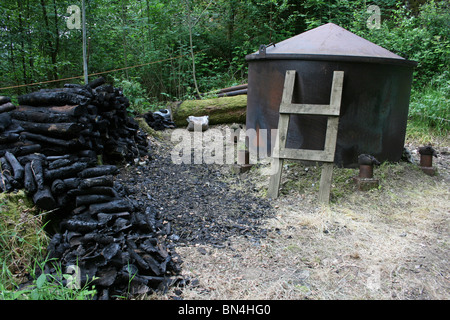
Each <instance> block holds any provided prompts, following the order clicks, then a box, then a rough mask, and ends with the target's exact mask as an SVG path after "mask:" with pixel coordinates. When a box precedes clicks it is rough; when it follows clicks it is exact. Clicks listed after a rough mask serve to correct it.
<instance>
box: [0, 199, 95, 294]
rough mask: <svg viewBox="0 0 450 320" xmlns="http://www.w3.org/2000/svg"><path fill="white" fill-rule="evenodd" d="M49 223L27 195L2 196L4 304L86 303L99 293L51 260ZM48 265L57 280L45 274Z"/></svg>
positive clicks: (0, 290)
mask: <svg viewBox="0 0 450 320" xmlns="http://www.w3.org/2000/svg"><path fill="white" fill-rule="evenodd" d="M45 221H46V218H45V212H40V211H39V210H38V209H36V207H35V206H34V205H33V203H32V201H31V200H30V199H29V198H28V197H27V195H26V194H25V193H24V191H19V192H17V193H0V266H1V272H0V300H83V299H89V298H92V297H93V296H94V294H95V293H96V292H95V287H92V288H90V287H88V285H89V283H88V284H86V285H85V286H84V287H83V288H80V287H79V286H76V284H77V282H76V279H75V278H74V276H73V275H71V274H67V273H64V272H63V271H62V269H61V267H60V266H59V263H58V261H56V260H51V261H50V260H48V259H47V252H46V248H47V246H48V244H49V241H50V238H49V236H48V235H47V234H46V232H45V231H44V227H45V224H46V222H45ZM48 263H51V264H52V266H53V268H55V269H56V271H57V272H56V276H54V275H46V274H44V273H42V272H41V270H44V266H45V265H47V264H48ZM30 279H31V282H30V283H29V284H28V285H27V286H26V287H25V288H21V289H19V288H20V287H21V285H22V284H24V283H28V281H29V280H30ZM92 280H93V279H92ZM67 283H69V284H73V285H72V286H67Z"/></svg>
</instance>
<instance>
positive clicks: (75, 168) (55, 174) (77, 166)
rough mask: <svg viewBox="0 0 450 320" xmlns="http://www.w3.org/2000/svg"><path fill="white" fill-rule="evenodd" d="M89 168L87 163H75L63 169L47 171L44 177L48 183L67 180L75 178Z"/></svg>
mask: <svg viewBox="0 0 450 320" xmlns="http://www.w3.org/2000/svg"><path fill="white" fill-rule="evenodd" d="M86 167H87V163H86V162H75V163H74V164H72V165H70V166H66V167H61V168H57V169H53V170H45V171H44V177H45V180H46V181H53V180H55V179H66V178H73V177H75V176H76V175H77V174H78V172H80V171H81V170H83V169H85V168H86Z"/></svg>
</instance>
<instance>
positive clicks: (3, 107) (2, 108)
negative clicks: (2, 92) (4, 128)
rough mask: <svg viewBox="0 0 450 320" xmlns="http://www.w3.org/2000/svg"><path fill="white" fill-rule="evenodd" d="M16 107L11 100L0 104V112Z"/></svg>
mask: <svg viewBox="0 0 450 320" xmlns="http://www.w3.org/2000/svg"><path fill="white" fill-rule="evenodd" d="M14 109H16V106H15V105H14V104H12V103H11V102H7V103H5V104H2V105H0V113H4V112H9V111H12V110H14Z"/></svg>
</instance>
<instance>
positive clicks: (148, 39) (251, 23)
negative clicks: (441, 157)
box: [0, 0, 450, 136]
mask: <svg viewBox="0 0 450 320" xmlns="http://www.w3.org/2000/svg"><path fill="white" fill-rule="evenodd" d="M85 2H86V25H87V37H88V46H87V54H88V72H89V74H94V75H92V76H90V79H91V80H92V79H94V78H96V77H98V76H99V75H98V73H100V74H101V75H102V76H104V77H105V78H106V79H107V80H108V81H109V82H110V83H113V84H114V85H115V86H121V87H123V89H124V91H125V94H126V95H127V96H128V97H129V98H130V100H131V102H132V109H133V110H134V111H135V112H137V113H141V112H144V111H146V110H155V109H158V108H160V107H163V106H164V105H165V103H166V102H167V101H175V100H186V99H190V98H193V96H194V95H195V94H196V93H198V92H202V93H205V92H211V91H214V90H215V89H220V88H224V87H228V86H232V85H238V84H242V83H246V82H247V63H246V61H245V56H246V55H247V54H250V53H253V52H255V51H257V50H258V48H259V46H260V45H261V44H270V43H276V42H279V41H282V40H285V39H287V38H289V37H291V36H294V35H297V34H299V33H302V32H304V31H306V30H309V29H312V28H314V27H317V26H320V25H322V24H325V23H328V22H333V23H335V24H338V25H340V26H341V27H343V28H345V29H347V30H349V31H351V32H354V33H356V34H357V35H359V36H361V37H363V38H365V39H367V40H369V41H372V42H374V43H376V44H378V45H380V46H382V47H384V48H386V49H388V50H390V51H392V52H394V53H397V54H399V55H400V56H402V57H404V58H407V59H410V60H415V61H417V62H418V63H419V64H418V67H417V68H416V71H415V73H414V82H413V90H412V96H411V105H410V119H411V120H412V121H416V122H417V121H418V122H419V123H421V124H422V125H425V126H426V127H428V128H433V130H436V131H437V132H438V133H440V134H443V135H444V136H446V135H447V134H448V129H449V122H450V120H449V118H450V116H449V98H450V71H449V61H450V5H449V3H448V1H438V0H436V1H431V0H428V1H425V0H410V1H407V0H375V1H365V0H356V1H343V0H335V1H330V0H329V1H326V0H303V1H299V0H112V1H111V0H108V1H106V0H85ZM72 5H77V6H79V7H81V0H4V1H2V3H1V4H0V31H1V32H0V43H1V46H0V95H7V96H11V97H13V98H14V97H16V96H17V95H20V94H24V93H27V92H31V91H36V90H38V89H41V88H51V87H60V86H62V85H63V84H64V83H66V82H72V83H76V82H79V83H82V81H83V76H82V75H83V54H82V31H81V30H78V29H69V28H68V23H67V22H68V20H69V18H70V16H71V15H72V14H73V12H71V11H70V10H69V11H68V7H69V6H72ZM371 5H376V6H377V7H378V8H379V9H380V14H381V15H380V20H379V23H378V25H376V26H375V27H374V24H373V23H374V21H371V19H372V20H373V14H374V12H373V11H371V10H368V9H369V6H371ZM371 23H372V25H370V24H371ZM375 23H376V21H375ZM192 57H194V59H192ZM158 61H161V62H158ZM134 66H137V67H134ZM117 69H120V70H118V71H112V70H117ZM95 74H97V75H95ZM61 79H68V80H65V81H64V80H61ZM53 80H61V81H54V82H53ZM49 81H50V82H49ZM42 82H44V83H42ZM30 84H32V85H30Z"/></svg>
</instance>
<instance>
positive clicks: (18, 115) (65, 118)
mask: <svg viewBox="0 0 450 320" xmlns="http://www.w3.org/2000/svg"><path fill="white" fill-rule="evenodd" d="M9 114H10V115H11V118H13V119H16V120H20V121H29V122H39V123H60V122H75V121H76V118H75V117H72V116H69V115H67V114H64V113H56V112H43V111H35V110H22V111H19V110H15V111H11V112H10V113H9Z"/></svg>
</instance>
